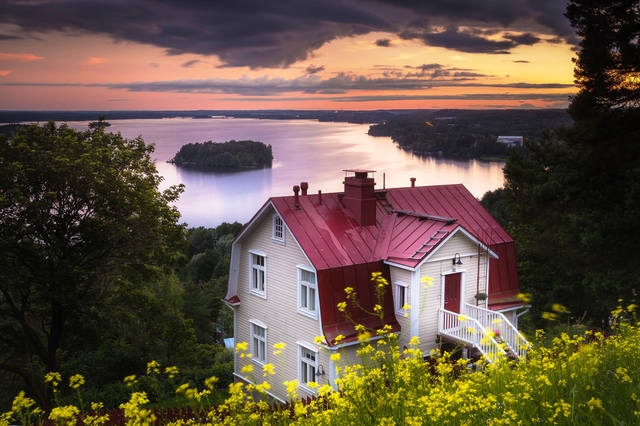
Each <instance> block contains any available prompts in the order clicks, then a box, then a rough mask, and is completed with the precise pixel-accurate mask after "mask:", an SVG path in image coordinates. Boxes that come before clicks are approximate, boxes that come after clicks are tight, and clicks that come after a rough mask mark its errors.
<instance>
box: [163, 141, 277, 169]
mask: <svg viewBox="0 0 640 426" xmlns="http://www.w3.org/2000/svg"><path fill="white" fill-rule="evenodd" d="M168 162H169V163H174V164H175V165H176V166H178V167H184V168H188V169H195V170H200V171H209V172H232V171H239V170H251V169H262V168H270V167H271V164H272V162H273V153H272V151H271V145H265V144H264V143H262V142H255V141H249V140H246V141H235V140H231V141H227V142H221V143H217V142H212V141H208V142H203V143H188V144H185V145H183V146H182V147H180V150H179V151H178V152H177V153H176V155H175V156H174V157H173V158H172V159H171V160H169V161H168Z"/></svg>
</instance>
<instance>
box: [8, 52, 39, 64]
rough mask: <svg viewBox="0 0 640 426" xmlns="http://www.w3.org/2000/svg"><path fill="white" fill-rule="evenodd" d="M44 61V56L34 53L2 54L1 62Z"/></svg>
mask: <svg viewBox="0 0 640 426" xmlns="http://www.w3.org/2000/svg"><path fill="white" fill-rule="evenodd" d="M42 59H44V58H43V57H42V56H38V55H34V54H33V53H0V60H8V61H17V62H33V61H40V60H42Z"/></svg>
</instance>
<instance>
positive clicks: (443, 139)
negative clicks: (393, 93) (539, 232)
mask: <svg viewBox="0 0 640 426" xmlns="http://www.w3.org/2000/svg"><path fill="white" fill-rule="evenodd" d="M570 123H571V117H570V116H569V115H568V114H567V112H566V111H564V110H551V109H549V110H478V111H474V110H440V111H431V112H427V111H417V112H415V113H412V114H405V115H402V116H397V117H395V118H392V119H389V120H386V121H383V122H381V123H379V124H375V125H372V126H371V127H370V128H369V132H368V133H369V134H370V135H372V136H387V137H391V139H393V141H394V142H396V143H397V144H398V145H399V146H400V148H402V149H404V150H407V151H410V152H412V153H414V154H416V155H424V156H445V157H451V158H462V159H471V158H477V159H492V158H504V159H506V158H507V157H508V156H509V154H510V153H511V151H512V150H513V149H512V148H511V147H509V146H508V145H506V144H503V143H498V142H497V138H498V136H523V137H524V139H525V140H531V139H535V138H538V137H540V136H542V132H543V130H544V129H550V128H554V127H559V126H565V125H569V124H570Z"/></svg>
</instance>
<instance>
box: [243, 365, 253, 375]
mask: <svg viewBox="0 0 640 426" xmlns="http://www.w3.org/2000/svg"><path fill="white" fill-rule="evenodd" d="M240 371H241V372H243V373H246V374H251V373H253V365H251V364H247V365H245V366H243V367H242V368H241V369H240Z"/></svg>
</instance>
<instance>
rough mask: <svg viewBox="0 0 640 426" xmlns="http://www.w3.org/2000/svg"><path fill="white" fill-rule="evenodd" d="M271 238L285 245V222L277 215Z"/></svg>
mask: <svg viewBox="0 0 640 426" xmlns="http://www.w3.org/2000/svg"><path fill="white" fill-rule="evenodd" d="M271 238H272V239H273V241H277V242H280V243H284V221H283V220H282V218H281V217H280V216H278V215H277V214H274V215H273V231H272V234H271Z"/></svg>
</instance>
